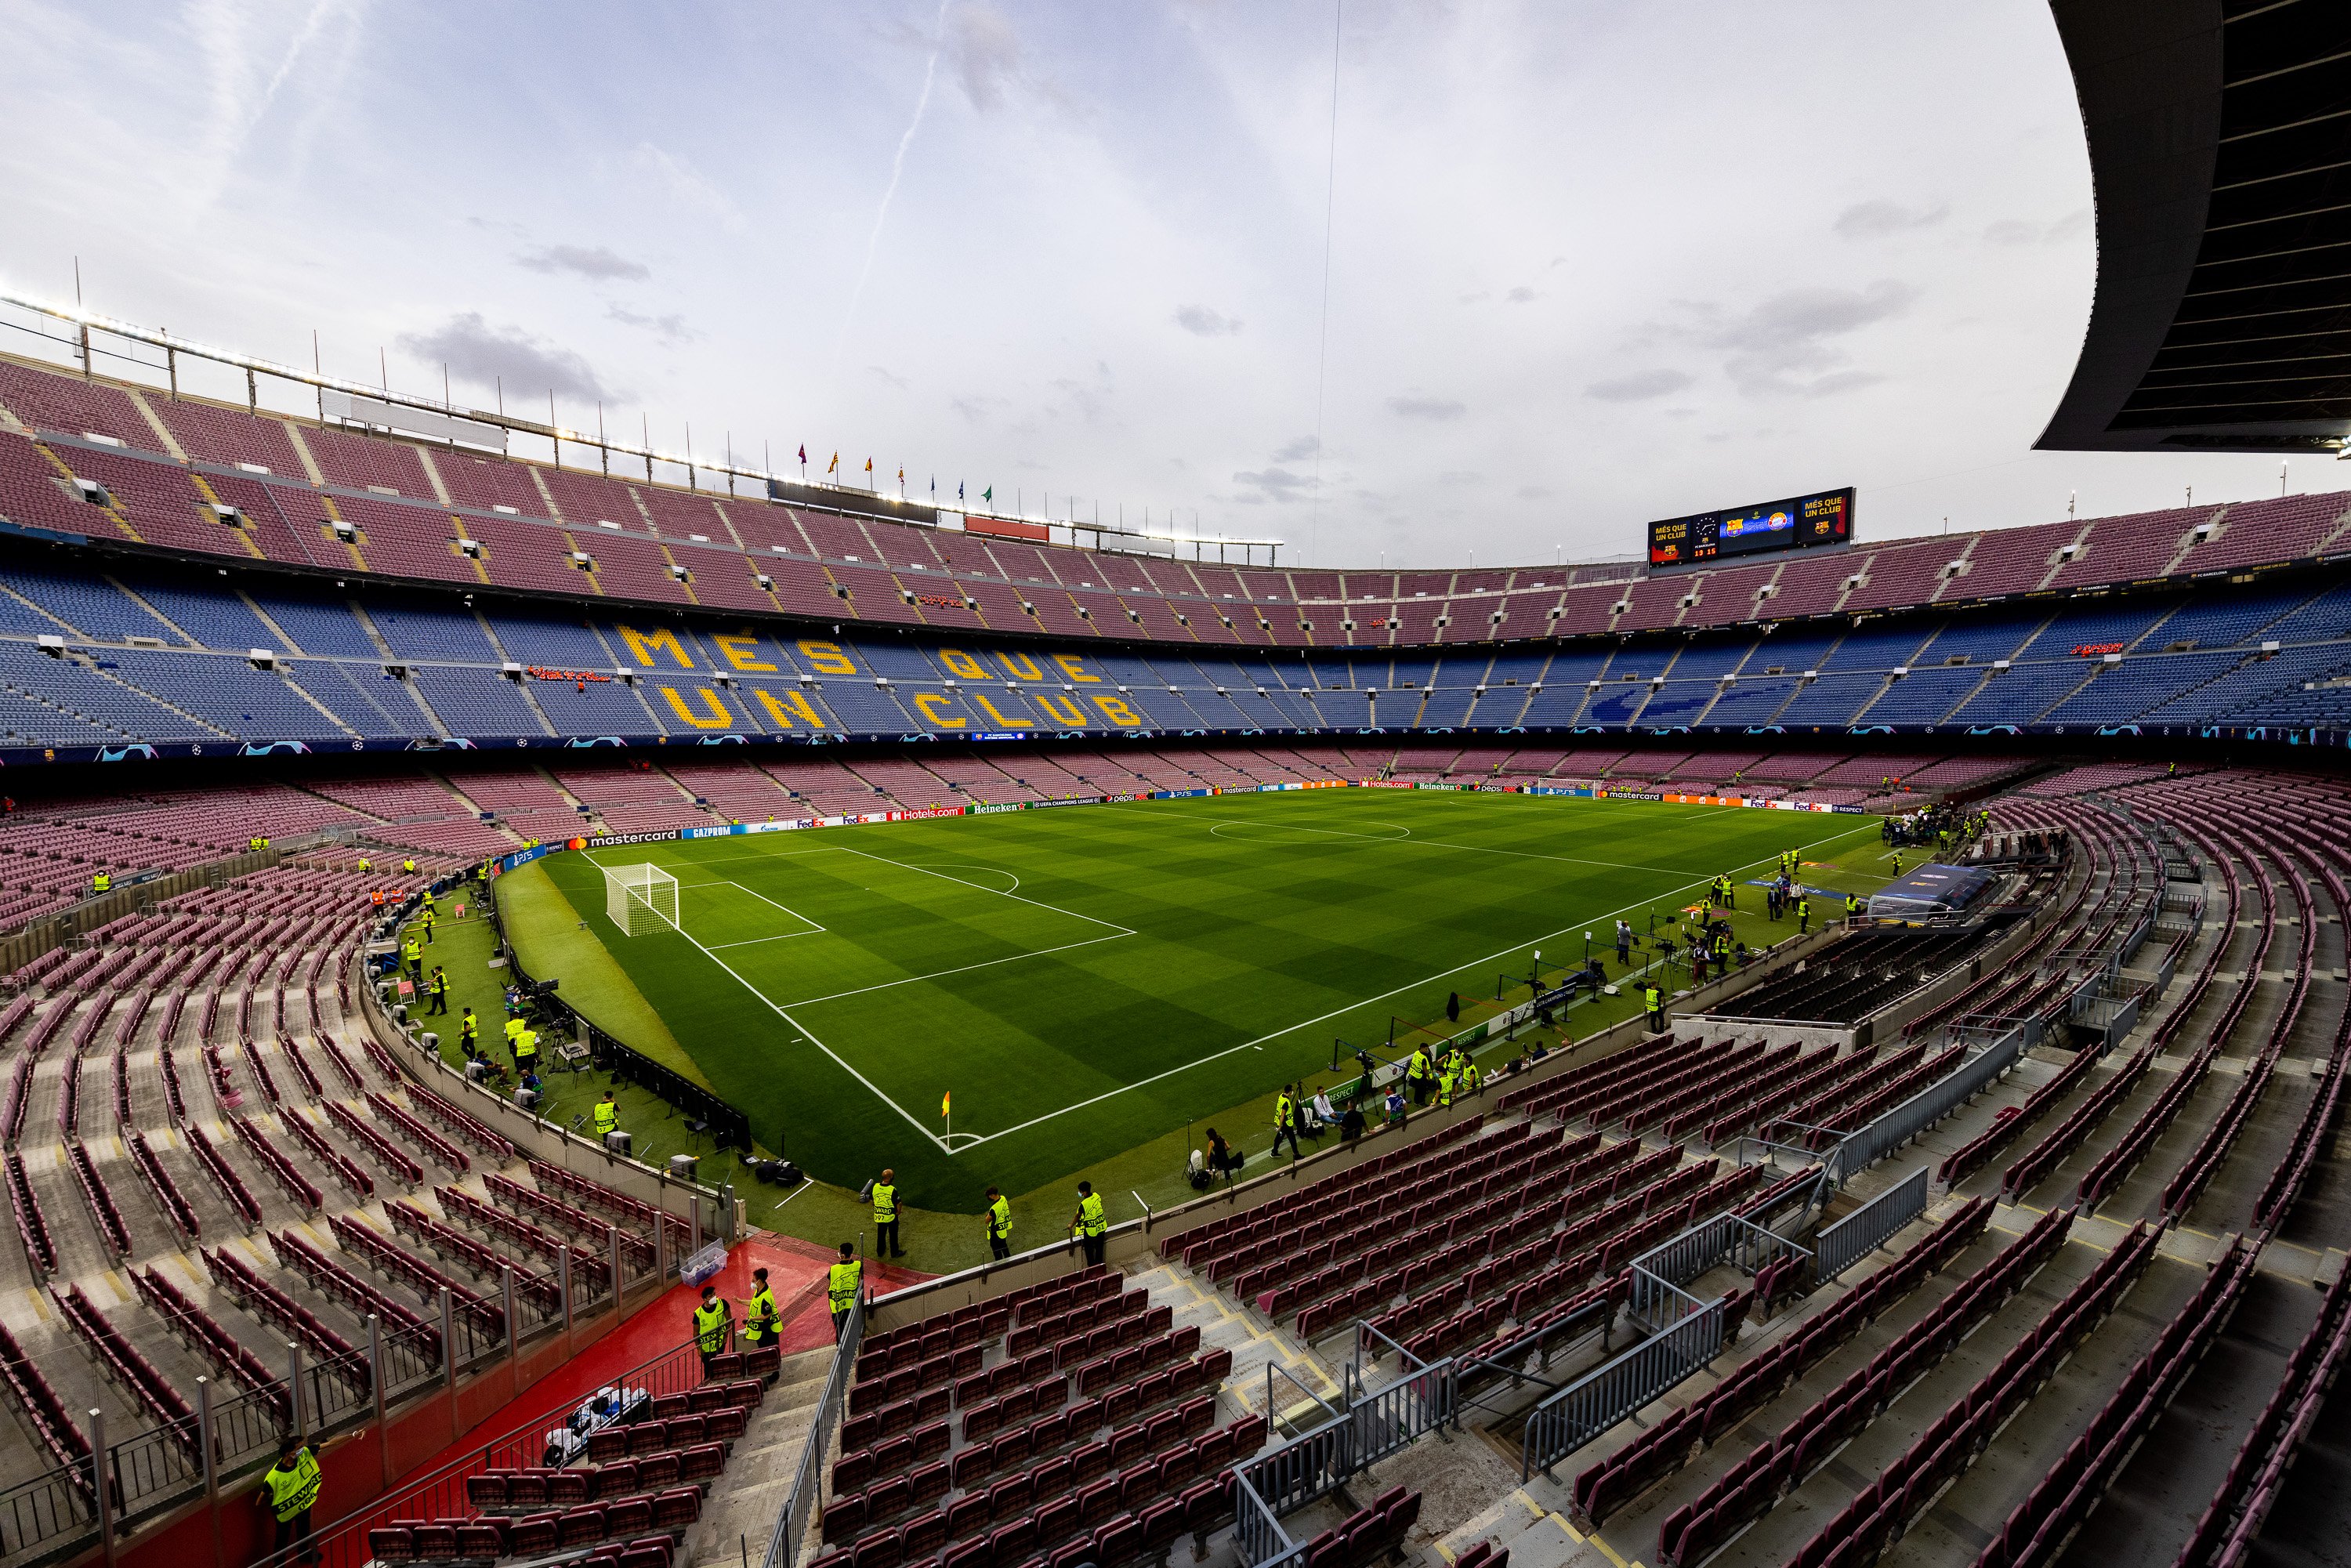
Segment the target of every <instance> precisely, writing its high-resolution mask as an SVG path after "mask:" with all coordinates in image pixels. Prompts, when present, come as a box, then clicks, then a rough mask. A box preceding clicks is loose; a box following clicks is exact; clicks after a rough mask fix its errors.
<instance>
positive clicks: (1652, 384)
mask: <svg viewBox="0 0 2351 1568" xmlns="http://www.w3.org/2000/svg"><path fill="white" fill-rule="evenodd" d="M1690 381H1691V377H1690V374H1689V372H1688V371H1677V370H1672V369H1669V368H1667V367H1665V366H1659V367H1658V368H1657V369H1656V370H1653V371H1633V372H1632V373H1631V374H1630V375H1622V376H1615V377H1612V378H1611V379H1609V380H1607V381H1604V382H1593V383H1592V384H1591V385H1590V386H1588V387H1585V388H1584V389H1583V395H1584V396H1586V397H1591V398H1598V399H1599V400H1600V401H1601V402H1646V400H1648V399H1650V398H1653V397H1664V396H1667V394H1668V393H1671V392H1679V391H1681V390H1682V389H1683V388H1684V387H1686V386H1688V385H1689V384H1690Z"/></svg>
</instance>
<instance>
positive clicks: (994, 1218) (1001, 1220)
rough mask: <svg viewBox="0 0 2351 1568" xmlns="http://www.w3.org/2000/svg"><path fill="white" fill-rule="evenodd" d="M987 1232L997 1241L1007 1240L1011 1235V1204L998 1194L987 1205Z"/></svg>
mask: <svg viewBox="0 0 2351 1568" xmlns="http://www.w3.org/2000/svg"><path fill="white" fill-rule="evenodd" d="M987 1233H988V1235H990V1236H992V1237H994V1238H995V1239H997V1240H998V1241H1003V1240H1007V1239H1009V1238H1010V1237H1011V1235H1012V1206H1011V1205H1010V1204H1009V1203H1007V1202H1006V1201H1005V1200H1004V1199H1003V1197H1000V1196H999V1197H998V1198H997V1200H996V1201H995V1202H994V1203H992V1204H990V1205H988V1207H987Z"/></svg>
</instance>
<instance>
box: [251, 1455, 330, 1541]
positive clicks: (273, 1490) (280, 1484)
mask: <svg viewBox="0 0 2351 1568" xmlns="http://www.w3.org/2000/svg"><path fill="white" fill-rule="evenodd" d="M261 1479H262V1480H263V1481H264V1482H265V1483H266V1484H267V1486H268V1488H269V1511H270V1512H272V1513H273V1514H275V1515H277V1520H278V1521H279V1522H280V1523H283V1522H285V1521H287V1520H289V1519H292V1518H293V1517H294V1516H295V1515H297V1514H298V1513H300V1512H302V1511H304V1510H306V1509H308V1507H309V1506H310V1505H311V1504H312V1503H314V1502H316V1501H318V1500H319V1459H318V1456H317V1455H315V1454H313V1453H311V1451H310V1450H309V1449H308V1448H304V1449H302V1450H301V1451H300V1452H298V1453H297V1454H296V1455H295V1456H294V1468H293V1469H290V1470H287V1469H278V1468H277V1466H276V1465H272V1466H270V1467H269V1469H268V1471H267V1473H266V1474H265V1475H263V1477H262V1478H261Z"/></svg>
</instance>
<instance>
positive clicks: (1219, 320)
mask: <svg viewBox="0 0 2351 1568" xmlns="http://www.w3.org/2000/svg"><path fill="white" fill-rule="evenodd" d="M1175 325H1177V326H1178V327H1181V328H1183V329H1184V330H1186V332H1189V333H1191V334H1192V336H1194V337H1196V338H1229V337H1234V336H1237V335H1238V333H1239V332H1240V329H1241V321H1240V318H1239V317H1238V316H1226V315H1223V314H1220V313H1219V312H1217V311H1215V310H1211V309H1209V308H1207V306H1205V305H1185V306H1180V307H1178V308H1177V309H1176V311H1175Z"/></svg>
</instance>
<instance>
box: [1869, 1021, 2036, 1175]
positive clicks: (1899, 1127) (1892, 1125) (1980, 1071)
mask: <svg viewBox="0 0 2351 1568" xmlns="http://www.w3.org/2000/svg"><path fill="white" fill-rule="evenodd" d="M2024 1042H2025V1031H2024V1030H2022V1028H2011V1030H2008V1031H2007V1032H2006V1033H2004V1034H2002V1035H2001V1036H2000V1037H1999V1038H1998V1039H1996V1040H1991V1041H1990V1042H1989V1043H1986V1044H1984V1045H1982V1046H1980V1048H1977V1049H1976V1050H1975V1052H1974V1054H1973V1055H1971V1056H1970V1057H1969V1058H1968V1060H1967V1061H1964V1062H1962V1063H1961V1064H1960V1065H1959V1068H1958V1069H1957V1070H1956V1071H1953V1072H1952V1073H1951V1074H1950V1075H1949V1077H1947V1078H1945V1079H1943V1080H1942V1081H1941V1082H1937V1083H1930V1084H1928V1086H1927V1087H1926V1088H1924V1089H1921V1090H1920V1091H1918V1092H1917V1093H1916V1094H1913V1095H1912V1096H1911V1097H1910V1098H1909V1099H1907V1100H1905V1101H1904V1102H1903V1103H1901V1104H1899V1105H1896V1107H1894V1109H1892V1110H1891V1111H1888V1112H1887V1113H1886V1114H1884V1115H1883V1116H1880V1117H1879V1118H1878V1119H1877V1120H1876V1121H1875V1122H1872V1123H1871V1124H1869V1125H1868V1126H1866V1127H1864V1128H1862V1129H1861V1130H1860V1131H1859V1132H1856V1133H1855V1134H1852V1135H1851V1136H1849V1137H1847V1138H1846V1139H1845V1140H1844V1142H1843V1143H1841V1144H1839V1145H1837V1146H1836V1147H1835V1148H1834V1149H1832V1150H1830V1151H1829V1156H1828V1159H1827V1161H1826V1165H1827V1167H1828V1169H1829V1171H1830V1172H1831V1173H1832V1174H1833V1175H1834V1177H1835V1179H1836V1181H1837V1183H1838V1185H1840V1186H1842V1185H1843V1184H1844V1182H1846V1181H1848V1180H1850V1179H1852V1177H1853V1176H1855V1175H1856V1174H1858V1173H1859V1172H1862V1171H1865V1170H1867V1169H1868V1168H1869V1167H1870V1166H1874V1165H1876V1163H1877V1162H1878V1161H1879V1160H1882V1159H1884V1158H1885V1157H1886V1155H1890V1154H1892V1153H1893V1152H1894V1151H1895V1150H1896V1149H1897V1148H1899V1147H1901V1146H1902V1145H1904V1144H1906V1143H1907V1142H1908V1141H1909V1140H1910V1139H1912V1138H1914V1137H1917V1135H1918V1134H1920V1133H1923V1132H1925V1131H1926V1130H1927V1129H1928V1128H1929V1127H1931V1126H1933V1125H1934V1124H1936V1123H1938V1122H1939V1121H1941V1120H1942V1119H1943V1118H1944V1117H1946V1116H1948V1115H1949V1114H1950V1113H1952V1112H1953V1111H1956V1110H1958V1109H1959V1107H1960V1106H1961V1105H1963V1104H1965V1103H1967V1102H1968V1101H1970V1100H1971V1099H1973V1098H1975V1096H1976V1095H1978V1094H1980V1093H1981V1092H1983V1089H1984V1086H1985V1085H1986V1084H1988V1083H1990V1082H1991V1081H1992V1080H1993V1079H1995V1078H1997V1077H1999V1076H2000V1075H2001V1073H2003V1072H2005V1071H2008V1070H2009V1069H2010V1068H2011V1067H2012V1066H2014V1065H2015V1064H2016V1059H2017V1058H2018V1057H2019V1056H2021V1055H2022V1054H2023V1052H2024Z"/></svg>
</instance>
